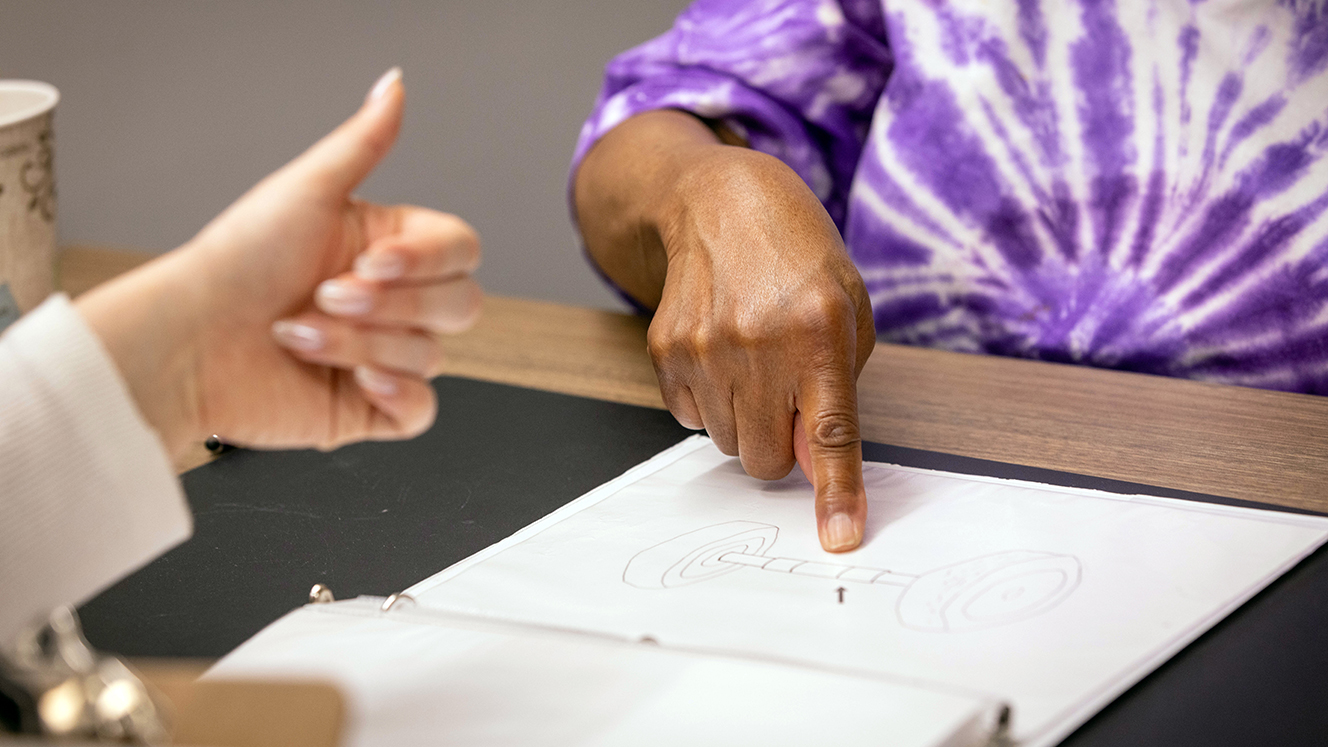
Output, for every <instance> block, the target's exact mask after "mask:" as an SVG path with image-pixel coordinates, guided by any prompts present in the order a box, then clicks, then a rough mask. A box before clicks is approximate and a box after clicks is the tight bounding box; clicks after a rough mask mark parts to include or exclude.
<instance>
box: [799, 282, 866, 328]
mask: <svg viewBox="0 0 1328 747" xmlns="http://www.w3.org/2000/svg"><path fill="white" fill-rule="evenodd" d="M790 316H791V322H792V324H793V325H795V327H796V328H797V329H798V331H800V332H803V333H813V334H823V333H824V332H826V331H827V330H837V329H842V328H844V327H845V326H846V323H847V321H848V320H850V319H853V318H854V317H855V313H854V309H853V304H852V303H851V302H850V301H849V299H848V297H847V296H846V295H845V294H844V293H843V292H842V291H837V290H836V289H825V288H823V289H818V290H816V291H813V292H811V293H808V294H806V295H805V296H803V297H802V298H801V299H799V300H798V302H797V303H796V305H795V306H794V308H793V313H792V314H791V315H790Z"/></svg>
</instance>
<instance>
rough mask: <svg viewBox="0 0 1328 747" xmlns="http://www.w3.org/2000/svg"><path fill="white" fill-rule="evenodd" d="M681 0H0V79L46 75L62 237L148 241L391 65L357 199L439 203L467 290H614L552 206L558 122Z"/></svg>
mask: <svg viewBox="0 0 1328 747" xmlns="http://www.w3.org/2000/svg"><path fill="white" fill-rule="evenodd" d="M685 5H686V2H685V0H634V1H633V0H504V1H496V0H482V1H476V0H471V1H470V2H466V1H465V0H390V1H383V0H375V1H373V2H354V1H352V0H337V1H335V2H327V1H319V0H283V1H282V2H259V1H256V0H251V1H243V2H242V1H235V0H232V1H231V2H203V1H202V0H116V1H115V2H110V1H98V2H93V1H91V0H3V1H2V2H0V77H5V78H34V79H38V80H45V81H47V82H50V83H52V84H54V85H55V86H56V87H58V88H59V89H60V92H61V101H60V105H59V108H58V109H57V113H56V119H55V123H56V124H55V127H56V155H55V157H56V170H57V171H56V175H57V189H58V199H59V218H58V220H59V229H60V236H61V242H62V243H65V244H78V243H84V244H103V245H111V246H123V247H134V248H142V249H149V250H152V251H165V250H168V249H170V248H172V247H175V246H177V245H179V244H180V243H182V242H184V241H185V240H187V239H188V238H189V237H190V236H192V235H193V234H194V232H196V231H197V230H198V229H199V228H200V227H202V225H203V224H204V223H206V222H207V221H208V220H209V219H210V218H211V217H212V216H213V215H215V214H216V213H217V212H219V211H220V210H221V209H222V208H224V207H225V206H226V205H227V204H229V203H230V202H231V201H232V200H234V199H235V198H236V197H238V196H239V195H240V194H241V193H243V192H244V190H245V189H247V188H248V187H249V186H250V185H251V184H253V183H254V182H256V181H257V180H258V179H260V178H261V177H262V176H263V175H265V174H267V173H268V172H270V171H272V170H273V169H275V168H277V167H278V166H280V165H281V164H282V163H284V162H286V161H287V160H289V159H290V158H291V157H293V156H295V155H296V154H298V153H299V152H300V151H302V150H303V149H304V148H305V147H306V146H307V145H309V144H311V143H312V142H313V141H314V140H316V139H317V138H318V137H319V136H321V135H322V134H323V133H324V132H326V131H328V130H330V129H331V128H332V127H334V126H335V125H336V124H337V123H338V122H340V121H341V120H342V119H343V118H345V117H346V116H348V115H349V114H350V113H351V112H352V111H354V110H355V108H356V107H357V106H358V105H359V103H360V101H361V100H362V98H363V97H364V94H365V93H366V92H367V90H368V88H369V86H370V85H371V84H372V83H373V82H374V80H375V79H376V78H377V76H378V75H379V74H381V73H382V72H383V71H385V70H387V69H388V68H389V67H391V66H392V65H398V64H399V65H401V66H402V67H403V68H404V69H405V76H406V88H407V98H408V104H407V111H406V121H405V124H404V127H403V129H402V132H401V139H400V141H399V142H398V144H397V147H396V150H395V151H394V152H393V153H392V155H391V156H389V158H388V160H387V161H386V162H385V163H384V164H383V165H382V166H381V167H380V168H379V169H378V171H377V172H376V173H375V174H374V175H373V176H372V177H371V178H370V179H369V181H368V182H366V183H365V184H364V185H363V187H362V189H361V190H360V194H361V195H363V196H365V197H367V198H369V199H373V200H377V201H384V202H412V203H417V204H421V205H425V206H429V207H433V208H437V209H441V210H446V211H448V212H454V213H457V214H459V215H461V216H463V217H464V218H466V219H467V220H468V221H470V222H471V224H472V225H474V226H475V227H476V228H477V229H478V230H479V232H480V234H481V236H482V237H483V240H484V252H485V255H484V262H485V264H484V267H483V268H482V269H481V271H480V274H479V278H480V281H481V282H482V283H483V284H484V286H485V288H486V290H488V291H490V292H493V293H499V294H504V295H517V296H524V297H529V298H541V299H547V300H552V301H562V302H568V303H577V304H584V305H591V306H599V307H604V308H620V307H621V304H620V302H619V301H617V299H616V298H615V297H614V296H613V295H612V294H611V293H610V292H609V291H607V290H606V289H605V288H604V287H603V286H602V284H601V283H600V282H599V280H598V279H597V278H596V277H595V276H594V275H593V273H592V272H591V270H590V269H589V268H588V267H587V266H586V264H585V262H584V260H583V259H582V257H581V253H580V248H579V246H578V244H577V240H576V237H575V234H574V232H573V231H572V228H571V226H570V223H569V220H568V214H567V206H566V197H565V189H566V177H567V166H568V161H569V159H570V158H571V153H572V148H573V145H574V144H575V142H576V135H577V131H578V130H579V129H580V125H581V122H582V121H583V119H584V118H585V116H586V114H587V113H588V112H589V110H590V106H591V104H592V103H593V101H594V97H595V94H596V93H597V92H598V90H599V84H600V78H601V75H602V71H603V66H604V63H605V62H607V61H608V60H609V58H610V57H612V56H613V55H614V54H615V53H617V52H619V51H621V50H623V49H626V48H627V47H630V46H633V45H635V44H637V43H640V42H642V41H645V40H646V39H648V38H650V37H652V36H655V35H657V34H659V33H661V32H663V31H664V30H665V29H667V28H668V26H669V25H670V23H671V22H672V20H673V17H674V16H675V15H676V14H677V13H678V12H679V11H680V10H681V9H682V8H683V7H684V6H685Z"/></svg>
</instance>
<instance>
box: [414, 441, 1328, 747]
mask: <svg viewBox="0 0 1328 747" xmlns="http://www.w3.org/2000/svg"><path fill="white" fill-rule="evenodd" d="M864 477H865V479H866V484H867V494H868V499H869V501H870V504H871V507H870V514H869V517H870V518H869V525H868V530H867V535H866V541H865V542H864V545H863V547H862V548H861V549H859V550H857V551H856V552H853V553H851V554H847V555H832V554H829V553H825V552H823V551H821V549H820V547H819V544H818V542H817V539H816V533H815V526H814V521H813V518H812V505H811V489H810V487H809V486H808V485H807V483H806V481H805V480H804V479H803V478H802V477H801V475H800V474H798V473H797V472H796V471H795V474H794V476H790V477H789V478H786V479H785V480H782V481H779V482H774V483H762V482H759V481H756V480H753V479H751V478H749V477H747V476H746V475H744V474H743V472H742V469H741V467H740V466H739V463H738V462H737V460H734V459H730V458H727V457H725V456H723V455H722V454H721V453H720V452H719V451H718V449H716V448H715V447H714V446H713V445H712V444H711V443H710V442H709V441H708V440H705V439H703V438H700V437H696V438H693V439H689V440H687V441H685V442H683V443H682V444H680V445H678V446H677V447H674V448H673V449H670V450H669V451H666V452H664V453H663V454H661V455H659V456H658V457H656V458H655V459H653V460H651V461H649V462H647V463H645V464H643V465H641V466H639V467H637V468H636V469H634V470H632V471H631V472H629V473H627V474H626V475H624V476H623V477H621V478H619V479H618V480H615V481H613V482H611V483H608V484H607V485H605V486H603V487H602V488H600V489H599V490H596V491H593V492H592V493H590V494H588V495H586V496H584V497H582V498H581V499H578V500H577V501H575V502H573V503H572V504H569V505H568V506H566V507H564V508H563V509H561V510H559V511H557V512H555V513H554V514H552V515H550V516H549V517H547V518H546V519H544V520H542V521H540V522H537V523H536V524H534V525H532V526H531V527H528V528H527V529H525V530H523V531H521V532H519V533H518V534H516V535H514V536H513V537H511V538H509V539H508V540H506V541H504V542H502V543H499V544H498V545H495V546H494V547H491V548H489V549H488V550H486V551H484V552H482V553H479V554H477V555H476V556H474V557H472V558H471V559H469V560H466V561H463V562H462V563H459V564H457V565H456V566H453V567H452V568H450V569H448V570H446V571H444V572H442V573H439V574H438V575H436V576H434V577H432V578H430V579H428V580H426V581H423V582H421V583H420V584H417V585H416V586H415V587H413V588H412V589H410V590H409V591H410V593H411V594H413V595H414V596H415V597H416V599H417V600H419V603H420V605H421V606H422V607H424V608H427V609H432V610H436V611H444V612H447V613H451V614H461V615H467V616H476V617H480V618H490V619H501V620H507V621H516V622H520V623H523V624H528V625H533V626H543V627H547V628H556V629H566V630H580V631H594V632H597V633H602V634H607V635H612V636H617V637H621V638H623V639H627V640H637V639H643V638H650V639H654V640H655V641H658V642H659V643H660V644H661V645H662V646H663V647H665V648H669V649H673V650H689V651H699V652H705V651H709V652H723V653H726V654H734V653H736V654H741V655H745V656H755V657H764V658H766V659H768V660H770V661H790V662H798V663H801V664H804V665H810V666H815V667H822V668H824V669H825V670H826V671H839V672H850V673H853V672H856V673H863V674H869V675H870V674H876V675H887V676H889V677H891V678H895V681H901V682H910V681H911V682H914V683H917V684H918V685H919V686H922V687H927V688H931V689H941V690H947V691H950V692H966V693H970V694H972V696H973V697H974V698H977V699H980V700H988V701H990V700H1003V701H1006V702H1010V703H1012V704H1013V706H1014V735H1015V737H1016V738H1017V739H1018V741H1020V742H1021V743H1024V744H1031V745H1043V744H1052V743H1054V742H1056V741H1058V740H1059V739H1060V738H1061V737H1063V736H1064V735H1066V734H1068V733H1069V732H1070V731H1071V730H1073V729H1074V728H1075V727H1076V726H1078V725H1079V724H1080V723H1082V722H1083V721H1084V720H1085V719H1087V718H1088V717H1089V716H1090V715H1092V714H1093V713H1094V712H1096V711H1097V710H1098V709H1099V708H1101V707H1102V706H1103V705H1105V704H1106V703H1108V702H1110V700H1111V699H1112V698H1113V697H1115V696H1116V695H1117V694H1119V693H1120V692H1122V691H1123V690H1125V689H1126V688H1128V687H1129V686H1130V685H1131V684H1133V683H1134V682H1136V681H1137V680H1138V679H1139V678H1141V677H1142V676H1143V675H1144V674H1146V673H1148V672H1149V671H1151V670H1152V669H1153V668H1154V667H1156V666H1157V665H1158V664H1160V663H1161V662H1163V661H1165V660H1166V658H1167V657H1169V656H1170V655H1172V654H1173V653H1175V652H1176V651H1178V650H1179V649H1180V648H1181V647H1183V646H1184V645H1185V644H1186V643H1188V642H1189V641H1191V640H1193V639H1194V638H1195V637H1197V636H1198V635H1199V634H1200V633H1202V632H1203V631H1204V630H1206V629H1207V628H1209V627H1210V626H1211V625H1213V624H1214V623H1215V622H1217V621H1218V620H1220V619H1221V618H1222V617H1223V616H1225V615H1226V614H1227V613H1229V612H1230V611H1231V610H1233V609H1234V608H1235V607H1237V606H1238V605H1239V604H1241V603H1242V602H1243V601H1245V600H1246V599H1248V598H1249V597H1250V596H1252V595H1253V594H1254V593H1256V592H1257V591H1258V590H1259V589H1261V588H1263V587H1264V586H1265V585H1267V584H1268V583H1269V582H1271V581H1272V580H1273V579H1274V578H1276V577H1277V576H1278V575H1280V574H1281V573H1282V572H1284V571H1285V570H1287V569H1288V568H1290V567H1291V566H1292V565H1294V564H1295V563H1296V562H1297V561H1299V560H1300V559H1301V558H1303V557H1305V556H1306V555H1308V554H1309V553H1310V552H1312V551H1313V550H1314V549H1315V548H1317V547H1318V546H1319V545H1321V544H1322V543H1323V542H1324V541H1325V539H1326V538H1328V520H1325V519H1323V518H1319V517H1307V516H1299V515H1294V514H1287V513H1280V512H1269V511H1258V510H1251V509H1241V508H1230V507H1224V506H1215V505H1210V504H1203V503H1194V502H1189V501H1178V500H1169V499H1162V498H1147V497H1140V496H1133V497H1129V496H1119V495H1113V494H1108V493H1100V492H1095V491H1085V490H1075V489H1069V488H1059V487H1052V486H1046V485H1036V484H1030V483H1019V482H1013V481H1004V480H997V479H987V478H976V477H966V476H959V475H949V474H944V473H936V472H930V471H926V470H917V469H909V468H900V467H890V466H885V465H876V464H868V465H866V466H865V469H864ZM841 589H842V590H843V591H842V592H841V591H840V590H841ZM841 595H842V600H843V601H842V602H841V601H840V599H841Z"/></svg>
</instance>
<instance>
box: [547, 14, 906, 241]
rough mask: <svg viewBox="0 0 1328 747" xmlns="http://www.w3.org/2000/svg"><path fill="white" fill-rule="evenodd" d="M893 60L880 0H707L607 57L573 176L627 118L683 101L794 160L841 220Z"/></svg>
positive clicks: (753, 144) (678, 105) (682, 104)
mask: <svg viewBox="0 0 1328 747" xmlns="http://www.w3.org/2000/svg"><path fill="white" fill-rule="evenodd" d="M891 67H892V58H891V55H890V50H889V47H888V46H887V44H886V38H885V25H884V19H883V18H882V15H881V3H880V0H841V1H836V0H698V1H697V2H695V3H693V4H692V5H691V6H690V7H688V8H687V10H685V11H683V13H682V15H681V16H679V17H678V19H677V21H676V22H675V23H674V26H673V28H672V29H670V30H669V31H668V32H666V33H665V34H664V35H663V36H660V37H658V38H656V39H653V40H651V41H649V42H646V43H645V44H643V45H641V46H639V47H636V48H635V49H631V50H629V51H627V52H624V53H623V54H622V55H619V56H618V57H617V58H615V59H614V60H612V61H611V62H610V63H609V65H608V67H607V68H606V70H605V75H604V85H603V88H602V89H601V91H600V94H599V98H598V99H597V100H596V103H595V109H594V112H593V113H592V114H591V115H590V118H589V119H588V120H587V121H586V123H585V125H584V126H583V127H582V128H581V136H580V139H579V141H578V143H577V147H576V153H575V155H574V156H573V160H572V177H573V179H575V175H576V169H577V167H578V166H579V165H580V163H581V160H582V159H583V158H584V157H585V155H586V152H587V151H589V150H590V148H591V146H593V145H594V144H595V143H596V142H597V141H598V140H599V139H600V138H601V137H603V136H604V135H605V133H607V132H608V131H609V130H611V129H613V128H614V127H616V126H617V125H619V124H620V123H622V122H623V121H624V120H626V119H628V118H629V117H632V116H634V115H636V114H640V113H641V112H645V111H650V110H654V109H682V110H685V111H688V112H691V113H693V114H695V115H697V116H699V117H703V118H706V119H713V120H719V121H722V122H723V123H724V124H726V125H727V126H729V127H730V128H731V129H732V130H733V131H734V132H736V133H737V134H739V135H741V136H743V137H744V138H746V140H747V142H748V143H749V144H750V145H751V147H752V148H754V149H756V150H759V151H762V152H764V153H768V154H770V155H772V156H774V157H776V158H778V159H780V160H781V161H783V162H784V163H786V164H788V166H789V167H791V168H792V169H793V170H794V171H795V172H796V173H797V174H798V175H799V176H801V177H802V179H803V181H805V182H806V183H807V185H808V186H809V187H811V189H812V192H813V193H815V194H816V196H817V198H819V199H820V200H821V202H822V204H824V205H825V207H826V210H827V211H828V212H829V213H830V216H831V217H832V218H833V219H834V220H835V222H836V224H839V225H840V226H841V228H842V225H843V219H844V210H845V205H846V203H847V198H848V189H849V184H850V183H851V182H852V178H853V172H854V170H855V169H856V168H857V163H858V159H859V157H860V156H861V154H862V149H863V145H864V144H865V142H866V138H867V131H868V128H869V126H870V124H871V116H872V113H873V111H874V110H875V107H876V102H877V100H878V99H879V98H880V95H881V91H882V90H883V89H884V87H885V83H886V80H887V78H888V76H889V73H890V70H891Z"/></svg>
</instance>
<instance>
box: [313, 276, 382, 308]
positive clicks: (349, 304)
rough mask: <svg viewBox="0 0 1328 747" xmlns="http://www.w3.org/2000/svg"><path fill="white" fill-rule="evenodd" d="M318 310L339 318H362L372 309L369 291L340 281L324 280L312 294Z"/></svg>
mask: <svg viewBox="0 0 1328 747" xmlns="http://www.w3.org/2000/svg"><path fill="white" fill-rule="evenodd" d="M314 301H316V302H317V304H318V308H320V309H322V310H323V311H326V312H327V313H329V314H337V315H339V316H363V315H364V314H367V313H369V309H370V308H372V307H373V298H371V297H370V296H369V291H367V290H365V289H364V288H361V287H360V286H358V285H352V284H350V283H343V282H341V281H340V280H325V281H323V282H322V283H321V284H319V286H318V292H317V293H315V294H314Z"/></svg>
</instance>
